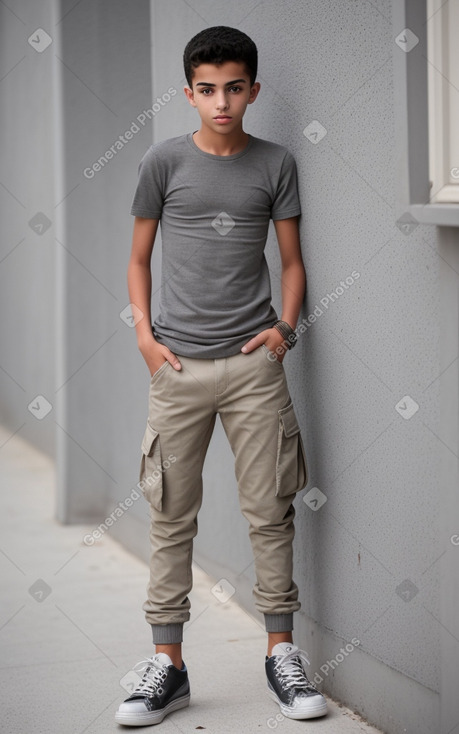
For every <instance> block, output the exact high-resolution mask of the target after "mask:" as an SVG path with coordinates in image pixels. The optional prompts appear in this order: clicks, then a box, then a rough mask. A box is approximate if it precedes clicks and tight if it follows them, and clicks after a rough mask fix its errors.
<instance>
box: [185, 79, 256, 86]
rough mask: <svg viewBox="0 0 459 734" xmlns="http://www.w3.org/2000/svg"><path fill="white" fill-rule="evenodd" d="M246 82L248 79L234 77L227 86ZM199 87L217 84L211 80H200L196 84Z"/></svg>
mask: <svg viewBox="0 0 459 734" xmlns="http://www.w3.org/2000/svg"><path fill="white" fill-rule="evenodd" d="M241 82H242V83H244V84H245V83H246V82H247V79H234V81H232V82H226V84H225V87H231V85H232V84H240V83H241ZM196 86H197V87H216V86H217V85H216V84H212V83H211V82H198V83H197V84H196Z"/></svg>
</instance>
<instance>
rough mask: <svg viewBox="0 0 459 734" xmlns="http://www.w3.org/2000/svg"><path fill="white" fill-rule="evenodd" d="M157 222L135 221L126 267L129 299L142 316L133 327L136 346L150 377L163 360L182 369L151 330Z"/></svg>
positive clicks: (150, 220)
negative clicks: (153, 264)
mask: <svg viewBox="0 0 459 734" xmlns="http://www.w3.org/2000/svg"><path fill="white" fill-rule="evenodd" d="M158 223H159V220H158V219H144V218H143V217H136V218H135V221H134V231H133V235H132V249H131V257H130V259H129V265H128V290H129V299H130V302H131V303H133V304H135V305H136V306H137V308H138V309H140V311H141V312H142V314H143V316H142V318H141V319H140V320H139V321H138V323H137V324H136V327H135V328H136V333H137V343H138V346H139V349H140V351H141V353H142V356H143V358H144V360H145V362H146V363H147V367H148V369H149V370H150V374H151V375H153V374H154V373H155V372H156V371H157V370H158V369H159V368H160V367H161V365H162V364H164V362H166V361H168V362H170V363H171V365H172V366H173V367H174V368H175V369H176V370H179V369H181V364H180V362H179V360H178V359H177V357H176V356H175V354H173V353H172V352H171V351H170V349H168V348H167V347H166V346H164V345H163V344H159V343H158V342H157V341H156V339H155V338H154V336H153V331H152V328H151V306H150V301H151V269H150V261H151V253H152V252H153V245H154V242H155V238H156V232H157V230H158Z"/></svg>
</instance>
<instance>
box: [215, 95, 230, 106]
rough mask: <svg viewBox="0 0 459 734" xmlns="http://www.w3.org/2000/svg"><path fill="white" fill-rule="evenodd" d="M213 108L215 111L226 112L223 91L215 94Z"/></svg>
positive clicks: (226, 100) (226, 104) (225, 100)
mask: <svg viewBox="0 0 459 734" xmlns="http://www.w3.org/2000/svg"><path fill="white" fill-rule="evenodd" d="M215 107H216V108H217V110H226V109H227V108H228V98H227V96H226V92H225V91H223V90H221V91H220V92H217V95H216V99H215Z"/></svg>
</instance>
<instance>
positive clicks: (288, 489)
mask: <svg viewBox="0 0 459 734" xmlns="http://www.w3.org/2000/svg"><path fill="white" fill-rule="evenodd" d="M278 413H279V435H278V441H277V460H276V495H277V496H279V497H287V496H288V495H290V494H295V493H296V492H299V491H300V490H301V489H303V488H304V487H305V486H306V484H307V483H308V469H307V463H306V455H305V451H304V445H303V440H302V438H301V433H300V427H299V425H298V421H297V418H296V415H295V411H294V409H293V403H290V404H289V405H287V407H286V408H282V410H279V411H278Z"/></svg>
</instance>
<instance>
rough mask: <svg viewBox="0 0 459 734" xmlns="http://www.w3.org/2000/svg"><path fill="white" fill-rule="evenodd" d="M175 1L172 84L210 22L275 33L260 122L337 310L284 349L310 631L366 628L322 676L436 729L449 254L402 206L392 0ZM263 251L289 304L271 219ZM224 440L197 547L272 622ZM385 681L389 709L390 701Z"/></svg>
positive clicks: (325, 645)
mask: <svg viewBox="0 0 459 734" xmlns="http://www.w3.org/2000/svg"><path fill="white" fill-rule="evenodd" d="M152 5H153V7H155V6H156V5H157V4H155V3H152ZM170 8H171V10H170V12H169V13H167V14H166V13H162V12H156V18H155V22H154V23H153V26H152V30H153V54H154V56H153V74H154V83H155V86H156V88H162V87H166V86H168V85H169V83H170V82H171V81H172V83H174V84H175V83H176V80H177V79H180V84H181V86H182V87H183V85H184V84H185V79H184V77H183V71H182V67H181V54H182V51H183V47H184V45H185V43H186V42H187V40H189V38H190V37H191V36H192V35H193V34H194V33H196V32H198V31H199V30H201V29H202V28H204V27H206V26H208V25H214V24H222V25H234V26H236V27H239V28H241V29H242V30H244V31H245V32H247V33H248V34H249V35H251V36H252V37H253V38H254V40H255V41H256V42H257V45H258V47H259V61H260V68H259V77H258V79H259V81H260V82H261V92H260V95H259V97H258V99H257V101H256V103H255V104H254V105H253V106H252V107H249V109H248V112H247V116H246V124H245V129H246V130H248V131H249V132H251V133H253V134H254V135H258V136H260V137H265V138H268V139H270V140H274V141H276V142H279V143H282V144H284V145H286V146H287V147H288V148H289V149H290V150H291V151H292V153H293V154H294V155H295V157H296V160H297V163H298V170H299V183H300V194H301V200H302V205H303V216H302V221H301V233H302V245H303V253H304V260H305V264H306V269H307V275H308V290H307V298H306V302H305V306H304V312H303V317H307V316H308V315H309V314H311V313H313V312H314V310H315V309H316V307H317V306H318V307H319V309H321V310H322V311H323V313H320V311H319V310H318V309H316V313H317V314H318V317H317V320H316V322H315V323H313V324H311V325H310V326H309V327H308V329H307V331H306V333H305V334H304V335H303V336H302V337H301V338H300V340H299V344H298V346H297V347H296V348H295V350H294V351H293V352H292V353H291V354H289V355H288V356H287V358H286V362H285V365H286V370H287V374H288V378H289V384H290V387H291V393H292V396H293V398H294V401H295V404H296V407H297V413H298V415H299V418H300V422H301V426H302V431H303V436H304V439H305V443H306V449H307V454H308V460H309V466H310V471H311V478H310V482H309V484H308V487H307V488H306V490H305V491H304V492H303V493H301V496H299V497H298V498H297V500H296V502H295V506H296V508H297V520H296V526H297V536H296V539H295V569H296V579H297V582H298V583H299V586H300V598H301V602H302V610H301V612H300V613H299V614H298V615H296V616H295V629H296V631H297V632H296V634H297V637H298V638H299V639H300V640H301V642H302V644H303V645H304V647H305V648H306V649H307V650H308V651H309V652H310V654H311V656H312V664H313V670H319V671H320V666H321V665H323V664H324V663H326V661H327V660H331V659H332V658H334V657H335V656H336V654H337V653H339V650H340V647H342V646H343V644H344V643H350V641H351V640H352V638H354V637H355V638H358V640H359V641H360V645H359V652H358V651H356V650H355V651H353V652H352V654H350V655H349V656H347V657H346V659H345V661H343V662H342V663H340V664H339V665H338V666H337V667H336V669H335V670H334V671H333V672H331V671H329V673H328V675H327V676H323V677H324V682H323V684H322V685H323V686H324V687H325V689H326V690H328V691H329V692H331V693H332V694H334V695H337V696H338V697H339V698H344V699H346V700H347V701H348V702H351V703H352V704H354V705H356V706H357V708H358V709H359V710H360V711H363V712H364V713H365V714H366V715H368V716H369V718H371V719H372V720H373V721H376V722H377V723H378V724H379V725H381V726H383V727H384V728H387V730H388V731H392V730H393V731H399V730H401V729H400V727H401V726H402V724H403V725H405V726H407V730H408V731H415V730H416V729H417V730H419V731H425V732H427V731H434V730H435V723H434V722H435V721H437V716H438V697H437V696H436V692H437V691H438V689H439V629H440V627H439V625H438V624H436V623H435V621H434V619H433V616H432V615H435V616H438V594H439V586H438V574H437V573H436V567H435V561H436V559H437V558H438V556H439V555H440V553H441V549H440V546H439V541H438V517H437V496H436V490H434V491H432V488H434V487H435V488H436V487H437V486H438V472H439V469H440V455H439V451H438V448H439V447H438V441H437V439H436V438H435V435H434V432H436V431H437V430H438V421H439V415H438V391H439V383H438V381H437V380H436V378H437V376H438V375H439V372H440V369H439V352H438V340H439V333H440V310H439V309H440V307H439V301H438V295H439V294H438V278H439V258H438V255H437V252H436V231H435V229H434V228H431V227H430V228H429V227H427V226H419V227H418V228H417V229H416V230H415V231H414V232H413V233H412V234H411V235H410V236H406V235H404V234H402V232H401V231H400V230H399V229H398V227H397V225H396V221H395V220H396V203H395V200H394V196H395V193H394V192H395V186H394V178H395V175H396V173H395V170H396V165H395V161H394V119H393V112H394V110H393V80H392V75H393V68H392V54H393V45H394V41H393V32H392V25H391V5H390V2H385V3H379V4H378V8H377V9H376V8H375V7H373V6H372V5H371V4H370V3H351V2H344V3H339V4H337V3H329V2H327V3H317V2H300V1H298V2H287V3H275V2H265V3H262V4H257V3H256V2H252V3H247V2H233V3H231V6H230V7H229V6H228V7H226V6H225V5H224V4H223V3H210V2H197V1H195V2H192V3H187V5H186V6H184V5H183V4H182V3H181V2H179V0H177V1H176V2H175V1H174V0H173V2H171V3H170ZM273 29H275V32H273ZM182 105H183V113H182V111H181V113H180V115H175V114H174V113H173V112H172V111H171V112H170V114H169V111H168V110H167V109H166V111H165V114H164V115H161V116H158V118H157V120H155V128H154V135H155V140H161V139H164V138H166V137H169V136H171V135H179V134H181V133H184V132H186V131H188V130H190V129H192V130H195V129H198V127H199V119H198V117H197V113H196V111H195V110H193V109H191V108H188V107H187V106H186V103H185V101H183V102H182ZM313 120H318V121H319V122H320V123H321V125H322V126H323V127H324V128H325V129H326V135H325V136H324V137H323V138H322V140H320V142H318V143H317V144H313V143H312V142H311V141H310V140H309V139H308V138H307V137H306V136H305V134H304V133H303V131H304V129H305V128H306V126H307V125H308V124H309V123H311V122H312V121H313ZM267 251H268V256H269V263H270V266H271V273H272V283H273V293H274V301H275V303H276V304H278V305H279V304H280V288H279V273H280V263H279V257H278V254H277V250H276V244H275V239H274V237H273V230H272V232H271V237H270V240H269V243H268V248H267ZM353 271H357V272H358V273H359V274H360V277H359V278H358V279H357V278H354V279H353V278H352V277H351V279H350V281H348V282H350V283H351V285H350V286H349V287H348V288H347V289H341V290H342V291H344V292H342V293H341V294H340V295H339V296H338V298H337V299H336V300H335V301H334V302H332V299H331V298H330V299H329V302H328V304H327V306H326V307H325V308H324V307H323V306H322V304H321V301H322V299H324V298H325V299H326V298H327V297H328V296H329V295H330V294H331V293H332V292H333V291H336V288H337V286H339V284H340V282H341V281H346V278H347V277H348V276H351V274H352V272H353ZM352 280H354V282H353V283H352ZM406 395H409V396H410V397H411V398H412V399H413V400H414V401H416V403H417V404H418V405H419V410H418V411H417V413H416V414H415V415H413V417H412V418H411V419H410V420H405V419H404V418H402V417H401V415H400V414H399V413H398V412H397V411H396V409H395V406H396V404H397V403H399V401H400V400H401V399H402V398H403V397H404V396H406ZM211 449H213V453H210V454H209V455H208V459H207V462H206V470H205V489H204V492H205V499H204V503H203V508H202V510H201V513H200V525H199V527H200V531H199V536H198V539H197V541H196V552H195V557H196V559H197V560H198V562H199V563H200V565H202V566H203V567H204V568H205V569H206V570H208V571H209V572H210V573H212V574H213V575H215V576H216V577H218V578H220V577H224V578H227V579H228V580H229V581H230V583H232V584H233V586H235V588H236V594H237V596H238V597H239V598H240V599H241V600H242V601H243V603H244V604H245V605H246V606H247V608H248V609H250V610H251V611H252V612H253V613H254V614H255V617H256V619H257V620H258V622H259V623H260V624H261V623H262V620H261V617H260V615H258V614H257V612H256V611H255V610H254V606H253V602H252V599H251V586H252V584H253V581H254V573H253V565H252V564H251V560H252V559H251V553H250V545H249V542H248V539H247V527H246V521H245V520H244V519H243V518H242V517H241V516H240V513H239V509H238V504H237V489H236V486H235V482H234V479H233V475H232V457H231V453H230V450H229V448H228V446H227V443H226V440H225V438H224V435H223V431H222V430H217V431H216V433H215V435H214V439H213V442H212V444H211ZM313 487H318V488H319V489H320V491H321V492H323V493H324V495H326V497H327V501H326V503H325V504H324V505H323V507H322V508H321V509H320V510H318V511H317V512H314V511H312V510H311V509H310V507H309V506H308V505H307V504H306V503H305V502H304V501H303V497H304V496H307V493H308V491H310V490H311V489H312V488H313ZM406 579H408V581H406ZM400 584H402V586H401V587H400V588H399V594H397V592H396V589H397V588H398V587H399V585H400ZM410 584H411V585H410ZM412 593H415V596H414V597H413V598H412V600H411V601H409V602H408V601H405V600H404V598H403V595H404V594H406V596H405V598H409V596H410V595H411V594H412ZM400 594H401V595H400ZM395 671H397V672H395ZM381 689H383V690H385V691H386V695H388V696H389V697H390V696H392V697H393V705H391V706H388V705H387V700H386V703H382V702H381V701H380V698H379V693H377V691H381ZM410 700H411V701H412V705H410V704H408V701H410ZM394 727H395V728H394Z"/></svg>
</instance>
